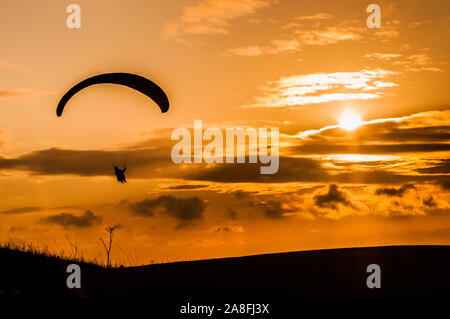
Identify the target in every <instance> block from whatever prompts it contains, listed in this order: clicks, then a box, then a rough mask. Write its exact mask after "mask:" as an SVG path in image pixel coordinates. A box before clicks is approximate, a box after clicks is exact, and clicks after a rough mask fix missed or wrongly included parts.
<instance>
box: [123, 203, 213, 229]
mask: <svg viewBox="0 0 450 319" xmlns="http://www.w3.org/2000/svg"><path fill="white" fill-rule="evenodd" d="M129 207H130V209H131V211H133V213H134V214H135V215H137V216H143V217H153V216H155V210H156V209H158V208H162V209H163V214H165V215H167V216H169V217H172V218H175V219H177V220H179V221H180V222H181V223H180V224H179V225H178V226H177V228H184V227H186V226H189V225H191V222H192V221H195V220H201V219H203V218H204V215H203V212H204V210H205V208H206V204H205V202H204V201H203V200H202V199H201V198H199V197H197V196H194V197H188V198H176V197H173V196H166V195H163V196H159V197H157V198H154V199H144V200H142V201H139V202H136V203H132V204H130V205H129Z"/></svg>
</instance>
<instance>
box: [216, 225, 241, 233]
mask: <svg viewBox="0 0 450 319" xmlns="http://www.w3.org/2000/svg"><path fill="white" fill-rule="evenodd" d="M214 232H215V233H242V232H244V228H243V227H242V226H240V225H235V226H218V227H216V228H215V229H214Z"/></svg>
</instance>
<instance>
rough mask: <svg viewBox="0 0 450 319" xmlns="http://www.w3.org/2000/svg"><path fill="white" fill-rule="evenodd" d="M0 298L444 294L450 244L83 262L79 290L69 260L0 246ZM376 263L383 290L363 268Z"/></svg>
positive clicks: (178, 300) (274, 299)
mask: <svg viewBox="0 0 450 319" xmlns="http://www.w3.org/2000/svg"><path fill="white" fill-rule="evenodd" d="M0 260H1V263H0V296H26V297H39V298H94V299H96V298H144V299H145V300H147V302H150V303H155V304H162V303H166V304H167V303H168V302H170V303H171V304H175V305H179V304H182V303H186V302H191V303H195V302H196V301H197V302H198V303H202V304H205V303H208V302H211V303H218V302H220V303H224V302H245V303H248V302H257V303H263V302H266V303H267V302H270V303H271V304H274V305H277V304H278V305H279V304H280V303H291V302H293V301H295V302H298V301H300V300H304V299H317V298H320V299H323V298H325V299H336V298H339V299H342V298H343V299H346V298H364V299H365V298H370V299H372V298H449V297H450V290H449V289H448V287H449V286H450V276H449V275H448V273H449V269H450V246H388V247H369V248H345V249H330V250H316V251H302V252H289V253H277V254H264V255H255V256H245V257H235V258H222V259H211V260H200V261H188V262H175V263H167V264H155V265H149V266H139V267H128V268H105V267H102V266H97V265H94V264H89V263H80V262H77V263H78V264H79V265H80V266H81V270H82V288H81V289H72V290H70V289H68V288H67V287H66V278H67V274H66V267H67V265H68V264H70V263H71V262H70V261H68V260H63V259H59V258H55V257H46V256H43V255H36V254H31V253H24V252H20V251H14V250H10V249H5V248H3V249H0ZM372 263H375V264H378V265H380V266H381V270H382V273H381V288H380V289H369V288H367V286H366V278H367V276H368V275H369V274H368V273H366V267H367V265H369V264H372Z"/></svg>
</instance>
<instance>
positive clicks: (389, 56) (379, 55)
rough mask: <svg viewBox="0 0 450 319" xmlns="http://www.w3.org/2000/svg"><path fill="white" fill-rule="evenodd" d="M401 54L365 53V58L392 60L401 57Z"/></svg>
mask: <svg viewBox="0 0 450 319" xmlns="http://www.w3.org/2000/svg"><path fill="white" fill-rule="evenodd" d="M401 56H402V55H401V54H398V53H370V54H366V55H364V57H365V58H369V59H372V58H373V59H378V60H392V59H397V58H399V57H401Z"/></svg>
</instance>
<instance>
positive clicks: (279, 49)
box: [226, 39, 301, 56]
mask: <svg viewBox="0 0 450 319" xmlns="http://www.w3.org/2000/svg"><path fill="white" fill-rule="evenodd" d="M300 50H301V43H300V41H299V40H297V39H275V40H273V41H271V42H270V44H269V45H268V46H244V47H236V48H230V49H228V50H227V51H226V54H227V55H240V56H260V55H265V54H288V53H293V52H297V51H300Z"/></svg>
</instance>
